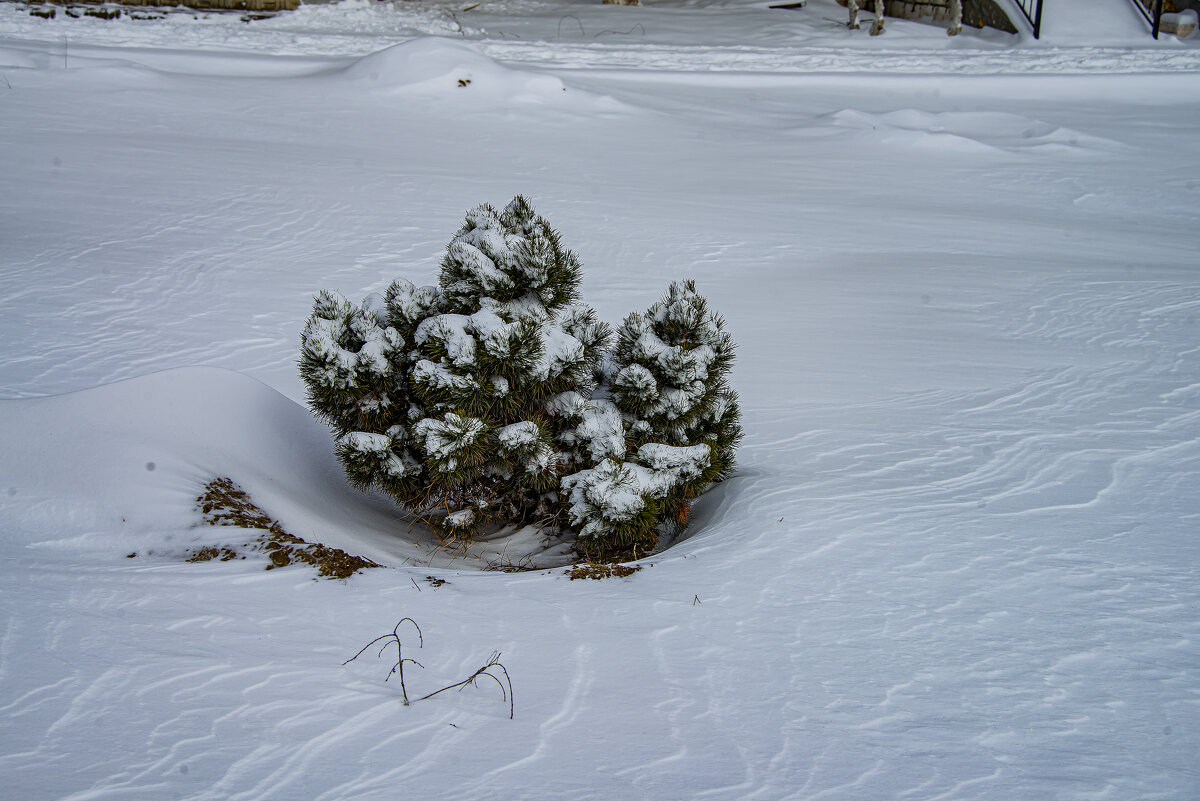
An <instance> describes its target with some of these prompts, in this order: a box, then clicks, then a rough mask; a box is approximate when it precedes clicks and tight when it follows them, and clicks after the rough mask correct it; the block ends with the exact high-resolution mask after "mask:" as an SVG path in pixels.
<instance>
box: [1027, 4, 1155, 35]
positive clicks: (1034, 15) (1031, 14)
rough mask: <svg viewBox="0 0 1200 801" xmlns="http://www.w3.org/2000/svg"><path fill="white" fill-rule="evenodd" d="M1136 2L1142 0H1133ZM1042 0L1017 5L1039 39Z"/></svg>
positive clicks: (1040, 33)
mask: <svg viewBox="0 0 1200 801" xmlns="http://www.w3.org/2000/svg"><path fill="white" fill-rule="evenodd" d="M1133 1H1134V2H1135V3H1137V2H1139V1H1140V0H1133ZM1042 2H1043V0H1017V7H1018V8H1020V9H1021V13H1022V14H1024V15H1025V19H1027V20H1029V24H1030V25H1032V26H1033V38H1034V39H1038V38H1040V37H1041V35H1042ZM1147 2H1158V3H1161V2H1162V0H1147Z"/></svg>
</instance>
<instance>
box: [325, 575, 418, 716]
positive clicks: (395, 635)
mask: <svg viewBox="0 0 1200 801" xmlns="http://www.w3.org/2000/svg"><path fill="white" fill-rule="evenodd" d="M418 589H420V588H418ZM405 621H408V622H409V623H412V625H413V628H414V629H416V630H417V647H418V648H424V647H425V635H423V634H422V633H421V627H420V626H418V625H417V622H416V621H415V620H413V619H412V618H411V617H404V618H401V619H400V622H399V623H397V624H396V627H395V628H394V629H392V633H391V634H384V635H383V636H382V637H376V638H375V639H373V640H371V641H370V642H369V643H367V644H366V645H364V646H363V647H362V650H361V651H359V652H358V653H357V654H355V655H354V656H352V657H350V658H349V659H347V660H346V661H345V662H343V663H342V667H345V666H346V665H348V664H350V663H351V662H353V661H354V660H355V659H358V658H359V657H360V656H362V655H363V653H365V652H366V650H367V649H368V648H370V647H371V646H372V645H374V644H375V643H377V642H379V641H381V640H382V641H383V647H382V648H380V649H379V656H383V652H384V650H386V649H387V647H388V645H389V644H390V642H391V641H393V640H394V641H395V643H396V664H394V665H392V669H391V670H390V671H388V674H387V678H385V679H384V681H387V680H388V679H390V678H391V677H392V674H393V673H399V674H400V695H401V696H402V697H403V698H404V705H405V706H408V688H407V687H405V686H404V663H405V662H412V663H413V664H414V665H416V666H417V667H419V668H421V669H422V670H424V668H425V666H424V665H422V664H421V663H420V662H418V661H417V660H415V659H407V658H406V657H405V656H404V652H403V646H402V644H401V642H400V627H401V626H402V625H404V622H405ZM376 658H378V657H376ZM422 700H424V699H422Z"/></svg>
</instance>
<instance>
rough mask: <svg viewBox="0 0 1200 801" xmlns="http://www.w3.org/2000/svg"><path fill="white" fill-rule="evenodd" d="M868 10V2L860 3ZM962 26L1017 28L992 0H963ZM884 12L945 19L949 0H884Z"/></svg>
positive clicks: (1005, 29) (900, 15)
mask: <svg viewBox="0 0 1200 801" xmlns="http://www.w3.org/2000/svg"><path fill="white" fill-rule="evenodd" d="M859 5H864V6H866V8H867V9H868V10H869V9H871V8H872V6H871V5H870V4H869V3H862V2H860V3H859ZM962 6H963V19H962V21H963V25H970V26H972V27H975V28H996V29H998V30H1001V31H1005V32H1006V33H1016V32H1017V28H1016V26H1015V25H1013V23H1012V20H1010V19H1009V18H1008V15H1007V14H1005V13H1004V12H1003V11H1002V10H1001V9H1000V7H999V6H998V5H996V4H995V3H994V2H992V0H962ZM883 13H884V14H885V15H886V16H889V17H899V18H900V19H927V20H933V21H934V22H946V21H948V20H949V19H950V0H884V4H883Z"/></svg>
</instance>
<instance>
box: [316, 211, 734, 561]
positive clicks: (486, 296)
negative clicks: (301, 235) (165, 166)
mask: <svg viewBox="0 0 1200 801" xmlns="http://www.w3.org/2000/svg"><path fill="white" fill-rule="evenodd" d="M580 277H581V276H580V264H579V259H578V257H577V256H576V255H575V254H574V253H572V252H571V251H569V250H565V249H564V248H563V247H562V244H561V242H560V241H559V237H558V234H557V233H556V232H555V231H554V230H553V229H552V228H551V227H550V225H549V223H547V222H546V220H545V219H544V218H542V217H540V216H538V215H537V214H536V213H535V212H534V210H533V208H532V207H531V206H530V205H529V203H528V201H527V200H526V199H525V198H523V197H520V196H518V197H516V198H514V199H513V200H512V202H510V203H509V204H508V205H507V206H506V207H505V208H504V209H503V210H501V211H497V210H496V209H495V208H493V207H491V206H488V205H484V206H480V207H478V208H476V209H473V210H472V211H470V212H469V213H468V214H467V218H466V222H465V223H464V224H463V226H462V228H460V229H459V231H458V233H457V234H455V236H454V239H453V240H451V242H450V244H449V245H448V246H447V248H446V253H445V256H444V257H443V259H442V262H441V273H440V276H439V281H438V286H437V287H420V288H418V287H415V286H413V285H412V284H410V283H409V282H407V281H404V280H397V281H395V282H394V283H393V284H392V285H391V286H390V287H389V288H388V290H387V292H386V293H385V295H384V296H383V297H382V298H379V297H378V296H372V297H369V298H368V299H367V300H365V301H364V302H363V303H362V304H361V305H358V306H355V305H354V304H352V303H350V302H349V301H348V300H346V299H345V298H343V297H341V296H339V295H336V294H334V293H331V292H321V293H320V294H319V295H318V296H317V298H316V302H315V304H314V307H313V313H312V316H311V317H309V319H308V322H307V324H306V326H305V328H304V333H303V335H302V338H301V340H302V343H301V357H300V374H301V377H302V378H303V380H304V382H305V385H306V387H307V389H308V398H309V402H310V404H311V406H312V408H313V410H314V411H315V412H316V414H317V415H318V416H320V417H321V418H323V419H324V420H325V421H327V422H328V423H329V424H330V425H331V426H332V428H333V430H334V433H335V434H336V436H337V445H336V452H337V456H338V459H339V460H340V461H341V463H342V466H343V467H344V469H345V470H346V474H347V476H348V477H349V479H350V481H351V483H353V484H354V485H355V486H356V487H359V488H360V489H368V488H378V489H380V490H382V491H384V492H386V493H388V494H390V495H391V496H393V497H394V498H395V499H396V500H397V501H398V502H400V503H401V504H402V505H404V506H406V507H408V508H409V509H410V510H412V511H414V512H415V513H417V514H418V515H421V516H422V517H423V518H425V519H426V520H428V521H429V522H430V523H432V524H433V525H435V526H437V527H438V529H439V530H440V532H441V533H442V535H443V536H451V537H462V538H468V537H470V536H472V535H473V534H474V533H476V532H478V531H480V530H481V529H483V528H486V527H491V526H499V525H513V526H519V525H528V524H533V525H538V526H540V527H542V528H545V529H548V530H552V531H554V530H556V531H559V532H562V533H574V534H576V535H577V536H578V544H579V549H580V550H581V551H583V552H585V553H587V554H590V555H593V556H600V555H612V554H615V553H618V552H627V551H629V550H630V549H632V548H634V547H640V548H641V549H643V551H644V550H646V549H648V548H650V547H652V546H653V545H654V543H655V541H656V540H657V536H658V530H659V529H660V528H661V527H662V526H663V525H664V524H676V523H682V522H684V521H686V519H687V509H688V508H689V507H690V502H691V500H692V498H694V497H695V496H696V495H697V494H698V493H699V492H700V491H702V490H703V489H704V487H706V486H707V485H708V484H710V483H712V482H713V481H717V480H720V479H722V478H725V477H726V476H727V475H729V473H730V471H731V470H732V467H733V449H734V448H735V447H736V444H737V439H738V437H739V435H740V429H738V427H737V420H738V414H737V401H736V396H735V395H734V393H733V392H732V390H730V389H729V386H728V384H727V382H726V379H725V376H726V373H727V372H728V370H729V365H730V363H731V360H732V351H733V346H732V342H731V341H730V340H729V337H728V335H727V334H726V333H725V332H724V330H723V324H722V323H721V321H720V319H719V318H718V317H716V316H715V315H713V314H711V313H709V312H708V311H707V306H706V305H705V303H704V300H703V298H701V297H700V296H699V295H697V294H696V292H695V287H694V286H693V285H692V284H691V283H688V284H683V285H673V286H672V288H671V292H670V293H669V294H668V296H667V298H666V299H665V300H664V301H662V302H661V303H659V304H656V305H655V306H654V307H652V308H651V310H650V312H648V313H647V314H646V315H630V317H629V318H628V319H627V320H626V322H625V325H623V326H622V329H621V339H620V344H619V347H618V349H617V351H616V352H615V353H613V354H609V353H608V351H607V347H608V344H609V340H610V339H611V338H612V329H611V328H610V327H609V326H608V325H607V324H605V323H603V322H600V321H599V320H597V319H596V315H595V314H594V312H593V311H592V310H591V309H590V308H588V307H586V306H583V305H579V304H576V303H575V301H576V300H577V299H578V292H579V282H580ZM689 315H690V316H689ZM660 317H661V319H659V318H660ZM639 320H643V321H645V323H644V325H643V327H644V328H645V330H646V331H647V332H652V334H653V336H652V337H651V335H650V334H647V335H646V337H645V338H644V339H645V342H643V343H642V344H641V345H637V344H636V343H635V339H636V335H635V333H634V331H635V328H636V326H637V325H639V323H638V322H637V321H639ZM655 343H657V344H655ZM692 351H696V352H695V353H692ZM639 371H641V372H639ZM642 373H645V376H642ZM638 381H641V382H642V384H638V383H637V382H638ZM706 381H708V382H711V385H710V386H701V385H703V384H704V383H705V382H706ZM631 382H633V383H631ZM643 385H644V386H643ZM638 386H641V387H642V389H640V390H636V387H638ZM638 392H640V393H641V394H640V395H639V394H637V393H638ZM631 393H632V394H631ZM681 393H682V394H681ZM685 396H686V397H685ZM651 397H653V398H655V399H656V400H654V401H653V402H650V401H649V400H648V399H649V398H651ZM636 398H644V399H645V402H643V401H641V400H636ZM660 398H662V399H666V400H657V399H660ZM664 403H665V404H666V405H665V406H664V405H663V404H664ZM660 407H661V408H660Z"/></svg>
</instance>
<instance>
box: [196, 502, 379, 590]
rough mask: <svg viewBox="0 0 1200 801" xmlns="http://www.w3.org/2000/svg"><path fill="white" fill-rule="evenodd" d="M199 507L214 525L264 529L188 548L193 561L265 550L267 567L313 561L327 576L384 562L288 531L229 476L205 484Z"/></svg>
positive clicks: (224, 558) (343, 574) (342, 575)
mask: <svg viewBox="0 0 1200 801" xmlns="http://www.w3.org/2000/svg"><path fill="white" fill-rule="evenodd" d="M196 508H197V509H198V510H199V511H200V513H201V514H202V515H203V516H204V522H206V523H208V524H209V525H210V526H228V527H232V528H241V529H247V530H250V531H258V532H260V533H259V535H258V536H257V537H255V538H254V539H252V540H250V541H249V542H244V543H241V544H239V545H226V546H221V547H219V548H218V547H214V546H207V547H204V548H199V549H196V550H193V551H189V552H188V556H187V561H189V562H208V561H212V560H213V559H219V560H220V561H222V562H228V561H230V560H232V559H239V558H240V559H245V558H246V556H245V554H246V553H263V554H265V555H266V556H267V559H268V560H269V563H268V564H267V567H266V569H267V570H271V569H272V568H276V567H284V566H286V565H290V564H295V563H300V564H306V565H311V566H312V567H314V568H316V570H317V573H318V574H320V575H321V576H324V577H326V578H339V579H344V578H349V577H350V576H352V575H354V574H355V573H357V572H358V571H359V570H364V569H366V568H371V567H381V565H379V564H377V563H375V562H372V561H371V560H370V559H365V558H363V557H361V556H354V555H352V554H348V553H346V552H345V551H343V550H341V549H340V548H330V547H328V546H326V545H322V544H321V543H319V542H308V541H306V540H303V539H301V538H300V537H297V536H295V535H293V534H289V533H288V532H286V531H284V529H283V526H281V525H280V524H279V521H277V520H273V519H272V518H271V517H270V516H269V515H267V513H266V512H264V511H263V510H262V509H260V508H259V507H258V506H257V505H256V504H255V503H254V501H253V500H252V499H251V498H250V495H249V494H247V493H246V491H245V490H243V489H242V488H241V487H239V486H238V485H237V484H235V483H233V480H232V479H229V478H215V479H213V480H212V481H210V482H208V484H206V485H205V486H204V493H203V494H202V495H200V496H199V497H198V498H196Z"/></svg>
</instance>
